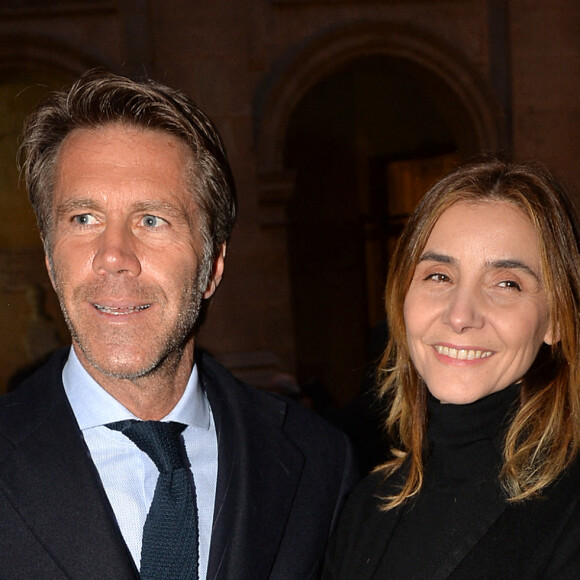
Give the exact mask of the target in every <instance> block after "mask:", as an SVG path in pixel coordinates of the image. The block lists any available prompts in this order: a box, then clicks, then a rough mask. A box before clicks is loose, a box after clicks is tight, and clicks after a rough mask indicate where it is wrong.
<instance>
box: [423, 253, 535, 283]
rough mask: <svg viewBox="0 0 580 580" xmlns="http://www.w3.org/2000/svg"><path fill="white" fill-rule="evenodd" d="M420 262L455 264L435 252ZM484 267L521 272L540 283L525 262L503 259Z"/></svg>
mask: <svg viewBox="0 0 580 580" xmlns="http://www.w3.org/2000/svg"><path fill="white" fill-rule="evenodd" d="M420 262H438V263H439V264H450V265H453V264H456V263H457V260H456V259H455V258H453V257H451V256H448V255H447V254H438V253H437V252H425V253H424V254H423V255H422V256H421V257H420V258H419V263H420ZM486 267H487V268H489V269H491V270H523V271H524V272H526V273H528V274H529V275H530V276H533V277H534V278H535V279H536V280H537V281H538V282H539V281H540V276H539V275H538V274H537V273H536V272H535V271H534V269H533V268H531V267H530V266H528V265H527V264H526V263H525V262H522V261H521V260H516V259H512V258H505V259H500V260H492V261H490V262H488V263H486Z"/></svg>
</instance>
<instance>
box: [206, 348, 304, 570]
mask: <svg viewBox="0 0 580 580" xmlns="http://www.w3.org/2000/svg"><path fill="white" fill-rule="evenodd" d="M196 361H197V364H198V366H199V369H200V379H201V381H202V385H203V387H204V389H205V390H206V392H207V395H208V399H209V402H210V405H211V408H212V411H213V414H214V417H215V419H216V430H217V437H218V449H219V458H218V465H219V468H218V482H217V490H216V502H215V510H214V531H213V535H212V542H211V551H210V558H209V567H208V575H207V578H208V580H217V579H226V578H234V577H235V578H236V579H237V580H246V579H247V580H250V579H252V580H253V579H254V578H267V577H268V576H269V572H270V570H271V568H272V566H273V565H274V562H275V560H276V554H277V552H278V546H279V545H280V543H281V541H282V537H283V534H284V530H285V528H286V525H287V521H288V518H289V516H290V512H291V508H292V503H293V500H294V495H295V493H296V490H297V488H298V484H299V481H300V477H301V472H302V469H303V465H304V458H303V456H302V453H301V452H300V451H299V450H298V449H297V448H296V447H295V445H294V444H293V443H292V442H291V441H290V440H289V439H288V437H287V436H286V435H285V434H284V432H283V423H284V419H285V416H286V411H287V405H286V403H285V402H284V401H283V400H281V399H279V398H277V397H275V396H264V394H261V393H259V392H258V391H256V390H254V389H252V388H251V387H248V386H247V385H245V384H243V383H241V382H240V381H238V380H237V379H235V378H234V377H233V376H232V375H231V374H230V373H229V372H228V371H226V370H225V369H223V368H222V367H220V366H219V365H217V364H216V363H215V362H214V361H213V360H211V359H210V358H208V357H206V356H203V355H201V356H197V357H196ZM273 457H277V458H278V461H277V462H274V461H273V460H272V458H273ZM257 566H260V567H261V568H260V569H257Z"/></svg>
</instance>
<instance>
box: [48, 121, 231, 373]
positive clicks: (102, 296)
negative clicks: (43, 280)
mask: <svg viewBox="0 0 580 580" xmlns="http://www.w3.org/2000/svg"><path fill="white" fill-rule="evenodd" d="M190 163H191V162H190V154H189V151H188V149H187V147H186V146H185V145H184V144H183V143H182V142H181V141H179V140H178V139H177V138H176V137H174V136H172V135H170V134H166V133H164V132H161V131H153V130H141V129H135V128H131V127H126V126H123V125H121V124H112V125H108V126H105V127H102V128H99V129H81V130H76V131H75V132H73V133H72V134H71V135H69V136H68V137H67V138H66V140H65V141H64V143H63V145H62V149H61V152H60V155H59V158H58V160H57V165H56V172H55V189H54V198H53V218H54V227H53V230H52V232H51V244H50V247H51V255H50V256H49V257H48V258H47V265H48V268H49V272H50V275H51V278H52V281H53V285H54V288H55V290H56V293H57V294H58V297H59V300H60V303H61V307H62V309H63V312H64V315H65V318H66V320H67V322H68V325H69V328H70V331H71V334H72V338H73V346H74V348H75V350H76V352H77V355H78V356H79V358H80V360H81V362H82V363H83V365H84V366H85V368H87V370H88V371H89V372H90V373H91V374H92V375H93V376H94V377H95V378H96V379H97V380H98V378H99V376H101V375H105V376H106V377H112V378H128V379H135V378H138V377H141V376H144V375H147V374H148V373H150V372H152V371H155V370H157V369H159V368H160V367H161V366H162V365H164V364H176V363H177V364H179V361H180V360H181V354H182V353H183V351H184V349H189V350H190V351H191V354H192V352H193V336H192V329H193V326H194V323H195V321H196V318H197V315H198V312H199V307H200V303H201V299H202V298H203V297H205V298H208V297H210V296H211V295H212V294H213V292H214V290H215V288H216V286H217V284H218V283H219V279H220V277H221V273H222V269H223V257H222V256H220V257H219V258H218V260H217V262H216V264H215V268H214V270H213V275H212V276H211V277H210V281H209V282H208V283H207V284H206V283H205V282H204V281H201V280H200V278H199V272H200V266H201V264H202V260H203V258H202V256H203V244H202V233H201V230H200V228H201V219H202V217H201V216H200V212H199V209H198V207H197V204H196V202H195V201H194V199H193V198H192V195H191V194H190V193H189V192H188V190H187V181H186V178H187V171H188V167H189V164H190ZM200 286H202V287H200Z"/></svg>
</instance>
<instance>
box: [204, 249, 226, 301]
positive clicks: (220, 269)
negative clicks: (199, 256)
mask: <svg viewBox="0 0 580 580" xmlns="http://www.w3.org/2000/svg"><path fill="white" fill-rule="evenodd" d="M225 260H226V244H225V243H224V244H223V245H222V247H221V250H220V253H219V255H218V257H217V258H216V260H215V262H214V264H213V269H212V273H211V277H210V279H209V282H208V285H207V288H206V290H205V292H204V293H203V297H204V298H206V299H207V298H211V297H212V296H213V294H214V292H215V291H216V288H217V287H218V286H219V285H220V282H221V281H222V277H223V275H224V267H225Z"/></svg>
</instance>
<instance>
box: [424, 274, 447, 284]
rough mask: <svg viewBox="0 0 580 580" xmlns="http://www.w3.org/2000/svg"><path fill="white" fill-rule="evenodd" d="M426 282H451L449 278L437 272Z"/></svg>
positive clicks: (428, 277) (427, 278) (430, 275)
mask: <svg viewBox="0 0 580 580" xmlns="http://www.w3.org/2000/svg"><path fill="white" fill-rule="evenodd" d="M425 280H433V282H449V276H447V275H446V274H441V273H439V272H437V273H435V274H429V275H428V276H427V277H426V278H425Z"/></svg>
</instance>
